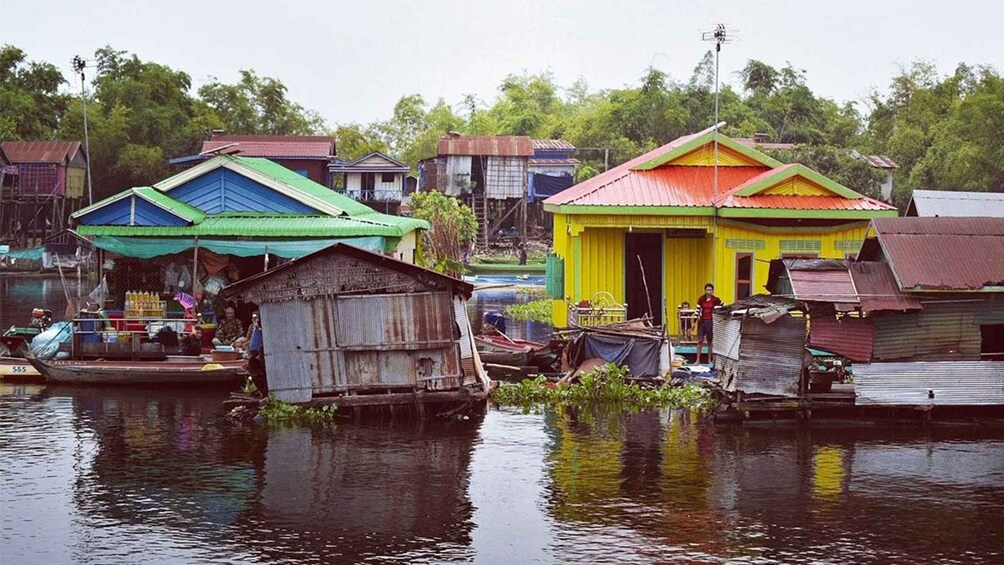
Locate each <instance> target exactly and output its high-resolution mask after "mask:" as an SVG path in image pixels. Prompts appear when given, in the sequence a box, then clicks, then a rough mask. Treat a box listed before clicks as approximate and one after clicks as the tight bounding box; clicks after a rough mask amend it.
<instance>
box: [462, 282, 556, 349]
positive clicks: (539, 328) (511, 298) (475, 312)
mask: <svg viewBox="0 0 1004 565" xmlns="http://www.w3.org/2000/svg"><path fill="white" fill-rule="evenodd" d="M500 280H503V278H501V277H500ZM514 282H522V281H516V279H515V278H514V277H508V279H507V280H506V282H504V283H501V284H513V283H514ZM535 298H538V296H533V295H530V294H527V292H526V291H522V292H521V291H520V290H518V289H517V287H512V286H510V287H504V288H488V289H485V290H478V291H477V292H475V293H474V295H473V296H472V297H471V300H470V301H469V302H468V303H467V315H468V316H469V317H470V319H471V323H472V324H474V325H475V326H476V327H477V326H478V325H479V324H480V323H481V319H482V317H483V316H484V315H485V312H490V311H497V312H503V311H504V310H505V307H506V306H508V305H510V304H526V303H527V302H530V301H532V300H534V299H535ZM552 331H553V328H552V326H551V324H548V323H541V322H530V321H526V322H517V321H515V320H511V319H508V320H506V334H508V335H509V337H511V338H513V339H526V340H530V341H540V342H547V341H548V340H549V339H550V337H551V332H552Z"/></svg>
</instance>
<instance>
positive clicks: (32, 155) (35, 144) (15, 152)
mask: <svg viewBox="0 0 1004 565" xmlns="http://www.w3.org/2000/svg"><path fill="white" fill-rule="evenodd" d="M79 149H80V142H79V141H4V142H3V151H4V153H6V154H7V158H8V159H10V162H11V163H63V162H66V161H69V160H70V159H71V158H73V155H74V154H75V153H76V152H77V151H78V150H79Z"/></svg>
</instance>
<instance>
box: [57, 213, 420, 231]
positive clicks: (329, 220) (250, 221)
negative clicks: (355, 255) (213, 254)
mask: <svg viewBox="0 0 1004 565" xmlns="http://www.w3.org/2000/svg"><path fill="white" fill-rule="evenodd" d="M415 229H429V224H428V222H425V221H423V220H417V219H413V218H402V217H399V216H389V215H386V214H379V213H371V214H365V215H361V216H352V217H347V216H338V217H333V216H301V215H285V216H280V215H277V216H262V215H250V216H227V215H218V216H207V217H206V219H205V220H203V221H202V222H200V223H198V224H195V225H192V226H180V227H174V226H78V227H77V232H78V233H80V234H82V235H111V236H142V237H186V236H188V237H191V236H221V237H223V236H226V237H240V236H244V237H356V236H385V237H401V236H403V235H405V234H406V233H408V232H410V231H412V230H415Z"/></svg>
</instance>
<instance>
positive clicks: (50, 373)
mask: <svg viewBox="0 0 1004 565" xmlns="http://www.w3.org/2000/svg"><path fill="white" fill-rule="evenodd" d="M28 361H29V362H30V363H31V364H32V366H33V367H34V368H35V369H37V370H38V372H39V373H41V374H42V376H43V377H45V380H46V382H49V383H59V384H86V385H185V386H197V385H224V384H234V383H238V382H240V381H241V380H242V379H244V378H245V377H246V376H247V374H248V372H247V361H245V360H239V361H223V362H217V363H214V362H213V361H212V360H211V359H207V358H201V357H200V358H191V357H189V358H184V357H169V358H168V359H167V360H166V361H105V360H95V361H84V360H80V361H77V360H73V361H71V360H67V361H42V360H41V359H36V358H34V357H31V356H29V357H28Z"/></svg>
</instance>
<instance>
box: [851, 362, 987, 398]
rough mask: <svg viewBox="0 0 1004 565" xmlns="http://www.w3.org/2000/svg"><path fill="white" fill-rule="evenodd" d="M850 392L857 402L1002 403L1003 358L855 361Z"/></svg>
mask: <svg viewBox="0 0 1004 565" xmlns="http://www.w3.org/2000/svg"><path fill="white" fill-rule="evenodd" d="M854 392H855V394H856V395H857V399H856V400H855V404H857V405H859V406H865V405H871V406H884V405H887V406H895V405H909V406H924V405H935V406H980V405H982V406H986V405H1004V362H1000V361H940V362H931V361H921V362H912V363H872V364H870V365H855V366H854Z"/></svg>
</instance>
